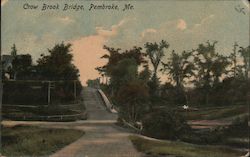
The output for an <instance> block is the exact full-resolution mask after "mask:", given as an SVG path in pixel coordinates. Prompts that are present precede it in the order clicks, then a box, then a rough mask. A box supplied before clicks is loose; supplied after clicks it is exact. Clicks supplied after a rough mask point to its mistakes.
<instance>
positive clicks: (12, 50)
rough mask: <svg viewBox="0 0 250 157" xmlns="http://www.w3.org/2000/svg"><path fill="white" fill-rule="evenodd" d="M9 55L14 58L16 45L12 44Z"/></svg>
mask: <svg viewBox="0 0 250 157" xmlns="http://www.w3.org/2000/svg"><path fill="white" fill-rule="evenodd" d="M11 55H12V56H13V57H15V56H16V55H17V49H16V45H15V44H13V46H12V47H11Z"/></svg>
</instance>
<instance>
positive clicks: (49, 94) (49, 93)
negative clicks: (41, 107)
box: [48, 81, 50, 105]
mask: <svg viewBox="0 0 250 157" xmlns="http://www.w3.org/2000/svg"><path fill="white" fill-rule="evenodd" d="M48 105H50V81H48Z"/></svg>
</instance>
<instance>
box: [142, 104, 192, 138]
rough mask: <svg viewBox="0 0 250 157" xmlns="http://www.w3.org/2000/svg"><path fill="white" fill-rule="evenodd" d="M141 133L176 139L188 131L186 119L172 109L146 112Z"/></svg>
mask: <svg viewBox="0 0 250 157" xmlns="http://www.w3.org/2000/svg"><path fill="white" fill-rule="evenodd" d="M142 125H143V130H142V132H143V134H145V135H147V136H151V137H154V138H159V139H172V140H175V139H178V138H180V137H181V136H182V134H186V133H187V132H189V131H190V127H189V126H188V124H187V122H186V120H185V119H184V118H183V117H182V116H181V115H180V114H179V113H177V111H174V110H171V109H170V110H158V111H153V112H151V113H149V114H147V115H146V116H145V117H144V118H143V120H142Z"/></svg>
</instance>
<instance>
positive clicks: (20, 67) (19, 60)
mask: <svg viewBox="0 0 250 157" xmlns="http://www.w3.org/2000/svg"><path fill="white" fill-rule="evenodd" d="M31 67H32V58H31V55H29V54H26V55H18V56H16V57H15V58H14V60H13V61H12V69H13V72H14V78H15V79H24V78H27V77H28V76H29V74H30V72H31Z"/></svg>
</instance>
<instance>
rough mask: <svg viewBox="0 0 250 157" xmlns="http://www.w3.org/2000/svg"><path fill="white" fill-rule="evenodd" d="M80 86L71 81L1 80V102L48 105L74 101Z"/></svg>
mask: <svg viewBox="0 0 250 157" xmlns="http://www.w3.org/2000/svg"><path fill="white" fill-rule="evenodd" d="M81 89H82V86H81V83H80V82H79V81H77V80H72V81H33V80H13V81H3V98H2V99H3V104H23V105H34V104H35V105H45V104H46V105H49V104H60V103H61V104H63V103H69V102H72V101H75V100H76V99H77V98H78V96H79V95H80V92H81Z"/></svg>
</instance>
